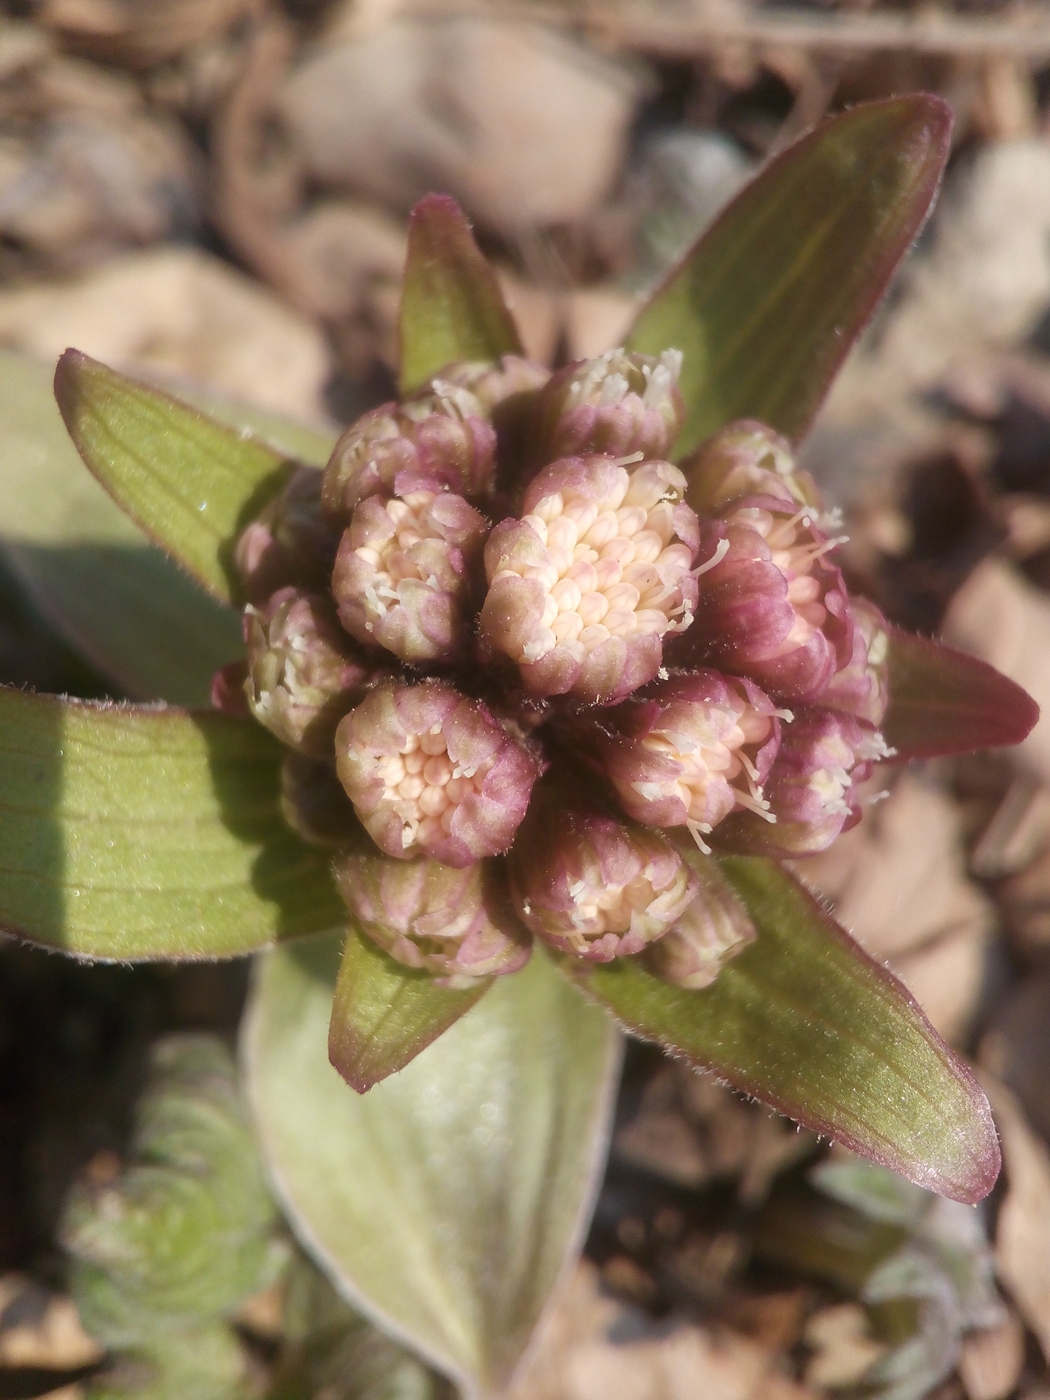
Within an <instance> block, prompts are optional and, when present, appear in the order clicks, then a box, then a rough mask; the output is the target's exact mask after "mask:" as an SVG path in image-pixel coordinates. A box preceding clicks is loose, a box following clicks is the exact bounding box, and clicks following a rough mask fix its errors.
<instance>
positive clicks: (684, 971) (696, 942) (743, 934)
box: [642, 850, 756, 992]
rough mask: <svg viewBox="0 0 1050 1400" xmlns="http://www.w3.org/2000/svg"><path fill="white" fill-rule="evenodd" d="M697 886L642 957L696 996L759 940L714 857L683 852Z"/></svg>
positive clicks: (653, 969)
mask: <svg viewBox="0 0 1050 1400" xmlns="http://www.w3.org/2000/svg"><path fill="white" fill-rule="evenodd" d="M683 854H684V856H685V859H686V860H687V861H688V862H689V864H690V867H691V868H692V870H693V873H694V874H695V875H696V876H697V881H698V887H697V890H696V893H695V894H694V896H693V899H692V902H691V904H690V905H689V908H688V909H687V910H686V911H685V913H684V914H683V915H682V917H681V918H680V919H679V920H678V922H677V923H676V924H675V926H674V928H672V929H671V930H669V932H667V933H665V934H664V936H663V938H661V939H660V940H659V942H657V943H654V944H653V945H652V946H651V947H650V948H647V949H646V950H645V952H644V953H643V954H642V960H643V962H644V964H645V966H646V967H647V968H648V970H649V971H650V972H651V973H652V974H653V976H654V977H659V978H660V980H661V981H662V982H670V983H671V985H672V986H675V987H684V988H685V989H686V990H687V991H691V992H696V991H699V990H700V989H701V988H702V987H709V986H710V985H711V983H712V982H714V980H715V978H716V977H717V976H718V974H719V973H720V972H721V970H722V968H723V967H725V965H726V963H727V962H729V960H730V959H731V958H735V957H736V955H737V954H738V953H742V952H743V950H744V949H745V948H746V947H747V946H748V944H749V943H753V942H754V941H755V936H756V934H755V926H754V924H753V923H752V922H751V918H750V916H749V915H748V912H747V910H746V909H745V908H744V906H743V904H742V903H741V902H740V900H739V898H738V897H737V895H736V893H735V892H734V890H733V889H732V887H731V886H730V884H729V881H728V880H727V879H726V877H725V876H724V875H723V874H722V872H721V870H720V869H719V868H718V865H717V864H716V863H715V862H714V861H713V860H712V859H710V857H707V856H703V855H701V854H700V853H699V852H698V851H693V852H689V851H688V850H684V851H683Z"/></svg>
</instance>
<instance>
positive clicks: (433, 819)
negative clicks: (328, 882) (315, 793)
mask: <svg viewBox="0 0 1050 1400" xmlns="http://www.w3.org/2000/svg"><path fill="white" fill-rule="evenodd" d="M335 749H336V767H337V771H338V773H339V778H340V781H341V782H342V784H343V786H344V787H345V789H346V791H347V793H348V795H349V797H350V800H351V801H352V802H353V804H354V807H355V808H356V810H357V814H358V816H359V817H360V819H361V821H362V822H363V823H364V825H365V827H366V829H367V830H368V833H369V835H370V836H371V837H372V839H373V840H374V841H375V843H376V845H377V846H378V847H379V848H380V850H382V851H385V852H386V853H387V855H390V856H396V857H397V858H398V859H401V860H407V859H410V858H411V857H413V856H416V855H428V856H431V857H433V858H434V859H435V860H439V861H443V862H444V863H445V864H446V865H455V866H461V867H462V866H466V865H470V864H471V863H472V862H473V861H476V860H480V859H482V858H483V857H484V856H492V855H496V854H498V853H499V852H500V851H505V850H506V849H507V848H508V846H510V844H511V842H512V841H513V840H514V833H515V832H516V831H517V829H518V826H519V825H520V823H521V819H522V817H523V816H524V815H525V809H526V807H527V806H528V802H529V793H530V792H531V791H532V785H533V783H534V782H535V780H536V776H537V772H538V765H537V762H536V760H535V758H534V757H533V755H532V754H531V753H530V752H529V751H528V750H527V749H526V748H525V747H524V746H523V745H522V744H521V743H519V742H518V741H517V740H515V739H513V738H512V737H511V736H510V734H508V733H507V731H506V730H505V729H504V728H503V726H502V725H500V724H499V723H498V722H497V721H496V720H495V719H494V718H493V717H492V714H491V713H490V711H489V710H488V708H487V707H486V706H485V705H483V704H482V703H481V702H480V701H479V700H470V699H468V698H467V697H466V696H465V695H461V694H460V693H459V691H457V690H456V689H454V688H453V687H452V686H451V685H446V684H443V683H441V682H439V681H425V682H423V683H422V684H421V685H405V684H399V683H396V682H390V683H388V684H386V685H383V686H380V687H377V688H376V689H375V690H374V691H372V693H371V694H370V695H368V696H367V697H366V699H365V700H363V701H362V703H361V704H360V705H358V707H357V708H356V709H355V710H353V711H352V712H351V713H350V714H348V715H347V716H346V718H345V719H344V720H343V721H342V722H341V724H340V725H339V729H338V731H337V732H336V738H335Z"/></svg>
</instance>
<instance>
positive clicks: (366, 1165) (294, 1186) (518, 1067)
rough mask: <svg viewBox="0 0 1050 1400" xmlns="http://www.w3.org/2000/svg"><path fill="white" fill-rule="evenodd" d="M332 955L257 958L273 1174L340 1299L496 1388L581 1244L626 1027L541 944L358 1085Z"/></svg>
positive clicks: (469, 1381)
mask: <svg viewBox="0 0 1050 1400" xmlns="http://www.w3.org/2000/svg"><path fill="white" fill-rule="evenodd" d="M338 960H339V941H338V939H337V938H334V937H331V936H329V937H325V938H318V939H307V940H304V941H302V942H300V943H297V944H294V945H289V947H288V948H285V949H280V950H277V951H276V952H275V953H274V954H273V955H271V956H268V957H267V958H266V959H265V960H263V961H262V963H261V964H260V967H259V970H258V976H257V980H256V984H255V987H254V990H253V995H252V1003H251V1006H250V1009H249V1013H248V1018H247V1022H246V1026H245V1032H244V1044H243V1049H244V1063H245V1066H246V1071H247V1077H248V1087H249V1093H250V1097H251V1100H252V1102H253V1105H254V1108H255V1113H256V1117H257V1120H258V1124H259V1130H260V1137H261V1142H262V1147H263V1152H264V1154H265V1156H266V1158H267V1160H268V1162H269V1165H270V1171H271V1176H272V1179H273V1182H274V1185H275V1186H276V1189H277V1192H278V1195H279V1197H280V1199H281V1201H282V1203H283V1205H284V1208H285V1212H286V1215H287V1217H288V1219H289V1220H290V1221H291V1223H292V1226H293V1228H294V1229H295V1231H296V1233H297V1234H298V1236H299V1238H300V1240H301V1242H302V1243H303V1244H304V1245H305V1247H306V1248H307V1249H308V1250H309V1251H310V1253H311V1254H312V1255H313V1256H314V1258H315V1259H316V1260H317V1262H318V1263H319V1264H320V1265H321V1267H322V1268H323V1269H324V1270H325V1272H326V1273H327V1274H328V1276H329V1277H330V1278H331V1280H332V1282H333V1283H334V1284H335V1286H336V1287H337V1288H338V1289H339V1291H340V1292H341V1293H342V1294H343V1296H344V1297H346V1298H347V1299H348V1300H349V1301H350V1302H352V1303H354V1304H355V1305H357V1306H360V1307H361V1309H362V1310H363V1311H364V1312H366V1313H367V1314H368V1315H369V1316H370V1317H371V1318H372V1319H373V1320H375V1321H376V1322H378V1323H379V1324H380V1325H381V1326H382V1327H384V1328H385V1329H387V1330H388V1331H391V1332H393V1334H394V1335H395V1336H397V1337H398V1338H400V1339H401V1340H403V1341H405V1342H406V1343H407V1344H408V1345H410V1346H412V1347H414V1348H415V1349H416V1350H417V1351H419V1352H421V1353H422V1354H423V1355H424V1356H425V1357H426V1358H427V1359H428V1360H430V1361H431V1362H432V1363H433V1364H435V1365H436V1366H437V1367H438V1368H439V1369H441V1370H443V1371H446V1372H447V1373H448V1374H450V1375H452V1376H454V1377H455V1378H456V1379H457V1380H459V1381H460V1383H461V1384H462V1385H463V1386H464V1388H465V1390H466V1392H467V1393H468V1394H470V1395H476V1394H478V1393H482V1394H486V1395H488V1394H491V1393H492V1392H494V1391H498V1390H499V1388H500V1387H501V1386H502V1385H503V1384H504V1382H505V1381H506V1379H507V1377H508V1376H509V1374H510V1372H511V1371H512V1370H513V1368H514V1366H515V1365H516V1363H517V1361H518V1360H519V1358H520V1356H521V1354H522V1351H523V1350H524V1348H525V1345H526V1343H527V1341H528V1339H529V1336H530V1335H531V1333H532V1331H533V1328H534V1327H535V1324H536V1321H537V1318H538V1317H539V1315H540V1313H541V1312H542V1310H543V1307H544V1305H545V1303H546V1301H547V1299H548V1297H549V1295H550V1293H551V1290H552V1288H553V1287H554V1285H555V1283H556V1281H557V1280H558V1278H559V1276H560V1275H561V1273H562V1270H563V1268H564V1267H565V1265H566V1263H567V1262H568V1261H569V1260H571V1259H572V1257H573V1256H574V1254H575V1251H576V1249H578V1247H579V1244H580V1238H581V1235H582V1231H583V1229H584V1227H585V1225H586V1222H587V1218H588V1216H589V1214H590V1209H591V1205H592V1202H593V1197H594V1193H595V1189H596V1186H597V1183H598V1181H599V1179H600V1175H601V1170H602V1165H603V1162H604V1155H605V1148H606V1145H607V1141H608V1130H609V1123H610V1112H611V1106H612V1098H613V1089H614V1087H615V1079H616V1069H617V1066H618V1062H619V1049H618V1046H619V1037H618V1036H617V1035H616V1032H615V1030H614V1029H613V1027H612V1024H611V1022H610V1021H609V1019H608V1017H606V1016H604V1015H603V1014H602V1012H600V1011H599V1010H598V1009H597V1008H596V1007H592V1006H589V1005H588V1004H587V1002H586V1001H585V1000H584V999H583V998H581V997H580V995H579V993H578V992H577V991H576V990H575V989H574V988H573V987H571V986H570V985H569V984H568V982H566V981H565V979H564V978H562V977H559V976H558V974H557V973H556V972H555V970H554V969H553V968H552V967H551V965H550V962H549V961H548V960H547V958H546V957H545V956H544V955H543V954H542V953H539V952H536V953H534V955H533V957H532V959H531V960H530V962H529V965H528V966H527V967H526V968H525V969H524V970H523V971H522V972H519V973H515V974H514V975H512V976H507V977H498V978H497V979H496V981H495V983H494V984H493V986H492V987H491V988H490V989H489V991H488V992H487V993H486V994H485V995H484V996H483V997H482V999H481V1000H480V1001H479V1002H478V1004H477V1006H475V1007H473V1008H472V1009H471V1010H470V1011H469V1012H468V1013H467V1014H466V1015H465V1016H464V1017H463V1018H462V1019H461V1020H460V1021H458V1022H457V1023H456V1024H455V1025H454V1026H452V1028H451V1029H450V1030H448V1031H446V1032H445V1034H444V1035H443V1036H441V1038H440V1039H439V1040H436V1041H435V1042H434V1044H433V1045H430V1046H428V1047H427V1049H426V1050H424V1051H423V1053H422V1054H421V1055H419V1056H418V1057H417V1058H416V1059H415V1060H413V1061H412V1063H411V1064H410V1065H408V1066H407V1068H405V1069H403V1070H402V1071H401V1072H400V1073H399V1074H395V1075H393V1076H392V1077H391V1078H389V1079H386V1080H384V1081H383V1083H382V1084H377V1085H376V1087H375V1088H374V1089H372V1090H371V1091H370V1092H369V1093H367V1094H364V1095H357V1094H353V1093H351V1092H350V1091H349V1090H348V1089H347V1087H346V1085H345V1084H344V1082H343V1080H342V1079H341V1078H340V1077H339V1075H338V1074H337V1073H336V1071H335V1070H334V1069H333V1068H332V1067H331V1066H330V1065H328V1064H327V1063H326V1059H327V1055H326V1047H327V1039H328V1018H329V1012H330V1010H331V1002H332V989H333V986H334V984H335V980H336V972H337V966H338Z"/></svg>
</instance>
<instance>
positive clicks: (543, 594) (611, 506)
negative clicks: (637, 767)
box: [480, 457, 698, 704]
mask: <svg viewBox="0 0 1050 1400" xmlns="http://www.w3.org/2000/svg"><path fill="white" fill-rule="evenodd" d="M684 488H685V481H684V478H683V477H682V474H681V472H680V471H679V470H678V469H677V467H673V466H671V464H670V463H669V462H641V463H639V464H637V465H631V466H630V467H628V466H627V465H624V464H621V463H620V462H619V461H618V460H617V459H616V458H613V457H567V458H564V459H563V460H562V461H560V462H553V463H552V464H551V465H550V466H549V467H546V468H544V470H543V471H542V472H540V473H539V475H538V476H537V477H535V479H534V480H533V481H532V482H530V484H529V486H528V489H527V490H526V493H525V499H524V502H523V512H524V513H523V518H522V519H520V520H504V521H502V522H501V523H500V524H499V525H497V526H496V528H495V529H494V530H493V531H492V534H491V535H490V536H489V540H488V543H487V545H486V546H485V571H486V574H487V576H488V580H489V591H488V594H487V596H486V598H485V603H484V606H483V607H482V610H481V619H480V628H481V635H482V639H483V641H484V642H485V643H486V644H487V646H488V647H490V648H491V649H492V650H494V651H497V652H502V653H503V654H504V655H506V656H508V657H510V659H511V660H512V661H513V662H515V663H516V664H517V666H518V668H519V670H520V671H521V675H522V679H523V681H524V683H525V686H526V688H527V690H528V691H530V692H531V694H532V695H534V696H540V697H542V696H548V695H572V696H574V697H575V698H576V699H578V700H581V701H584V702H587V703H592V704H593V703H596V702H597V703H600V704H611V703H614V702H615V701H617V700H622V699H623V698H624V697H625V696H627V695H629V694H630V693H631V692H632V691H633V690H636V689H637V688H638V686H640V685H644V684H645V683H646V681H650V680H652V679H653V677H654V676H655V675H656V674H657V672H658V671H659V669H660V663H661V659H662V655H663V642H664V638H665V636H666V635H667V634H668V633H672V632H677V631H681V630H683V629H684V628H686V627H688V626H689V624H690V622H691V621H692V615H693V607H694V605H695V600H696V580H695V578H694V577H693V574H692V572H691V565H692V562H693V556H694V554H695V551H696V541H697V532H698V524H697V520H696V516H695V515H694V514H693V512H692V511H691V510H690V509H689V507H688V506H686V505H684V504H683V503H682V493H683V491H684Z"/></svg>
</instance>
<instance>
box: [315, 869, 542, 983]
mask: <svg viewBox="0 0 1050 1400" xmlns="http://www.w3.org/2000/svg"><path fill="white" fill-rule="evenodd" d="M335 878H336V883H337V884H338V886H339V889H340V891H341V893H342V895H343V898H344V899H345V900H346V903H347V907H348V908H349V910H350V912H351V914H352V915H353V917H354V919H355V920H356V922H357V925H358V927H359V928H360V929H361V931H362V933H364V934H365V935H366V936H367V937H368V938H370V939H371V940H372V941H373V943H375V944H377V945H378V946H379V947H380V948H382V949H383V951H384V952H386V953H389V955H390V956H391V957H392V958H393V959H394V960H395V961H396V962H399V963H402V964H403V965H404V966H405V967H415V968H422V969H425V970H426V971H427V972H429V973H431V975H432V976H433V978H434V980H435V982H437V984H438V985H439V986H442V987H450V988H456V987H469V986H470V985H471V984H472V983H473V982H475V981H476V980H477V979H478V978H480V977H498V976H500V975H501V974H504V973H508V972H517V971H519V970H520V969H521V968H522V967H524V966H525V964H526V963H527V962H528V960H529V953H530V952H531V940H530V938H529V935H528V933H527V931H526V930H525V929H524V928H523V927H522V926H521V924H520V922H519V921H518V920H517V919H516V918H515V916H514V912H513V909H512V907H511V903H510V898H509V896H508V893H507V888H506V876H505V873H504V870H503V867H502V865H501V864H500V863H499V862H498V861H477V862H475V863H474V864H472V865H467V866H464V867H462V868H461V869H455V868H453V867H452V866H449V865H443V864H441V863H440V862H439V861H436V860H428V859H427V858H426V857H425V856H417V857H416V858H415V859H414V860H391V859H390V857H389V856H383V855H380V854H379V852H378V851H376V850H375V848H374V847H373V848H372V849H371V850H369V849H367V848H365V847H361V848H358V849H354V850H351V851H349V852H347V853H346V854H344V855H343V856H341V857H340V858H339V859H338V860H337V861H336V864H335Z"/></svg>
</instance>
